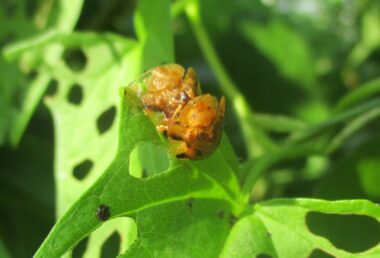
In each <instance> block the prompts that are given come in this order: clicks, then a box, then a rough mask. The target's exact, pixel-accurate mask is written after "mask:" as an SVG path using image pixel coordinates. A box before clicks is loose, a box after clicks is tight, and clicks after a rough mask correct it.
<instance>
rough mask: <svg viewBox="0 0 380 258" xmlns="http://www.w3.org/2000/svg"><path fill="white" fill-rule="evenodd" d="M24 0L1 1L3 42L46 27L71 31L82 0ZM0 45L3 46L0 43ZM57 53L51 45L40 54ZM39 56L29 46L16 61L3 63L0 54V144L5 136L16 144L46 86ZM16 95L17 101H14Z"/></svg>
mask: <svg viewBox="0 0 380 258" xmlns="http://www.w3.org/2000/svg"><path fill="white" fill-rule="evenodd" d="M27 2H28V1H18V2H17V3H13V2H12V3H11V2H5V3H4V5H5V8H4V9H3V8H2V9H1V10H2V11H3V12H0V22H1V24H2V26H1V28H0V37H4V38H0V40H1V41H3V40H4V44H5V43H9V42H10V41H14V40H16V39H17V40H20V39H22V38H23V37H28V36H31V35H35V34H36V33H37V32H39V31H41V30H43V29H46V28H54V29H55V30H57V31H60V32H69V31H71V30H72V29H73V28H74V26H75V23H76V21H77V19H78V17H79V13H80V10H81V7H82V3H83V1H82V0H80V1H66V0H60V1H57V3H56V4H55V5H54V4H53V2H54V1H43V2H41V1H40V2H39V3H35V8H33V7H32V6H31V5H29V4H28V3H29V2H28V3H27ZM58 9H59V10H58ZM24 10H26V12H24ZM0 47H3V44H1V45H0ZM29 47H31V46H29ZM5 52H6V49H5ZM60 53H61V50H60V49H57V48H54V49H50V50H46V52H45V53H44V55H47V56H49V57H50V59H57V58H59V56H60ZM40 60H41V53H33V51H32V50H31V48H28V51H27V52H24V53H23V55H22V57H21V58H20V59H19V60H18V64H9V63H6V60H5V59H4V57H3V56H2V55H1V57H0V67H1V69H0V77H1V78H3V82H6V84H4V85H2V86H3V87H1V90H2V92H0V98H1V101H0V103H1V104H0V105H1V107H2V108H0V112H1V113H0V124H1V126H0V144H1V143H2V142H4V141H5V140H6V138H9V141H10V143H11V144H12V145H17V144H18V142H19V141H20V139H21V136H22V134H23V132H24V131H25V129H26V127H27V125H28V123H29V120H30V119H31V117H32V115H33V113H34V111H35V109H36V107H37V105H38V103H39V102H40V100H41V97H42V95H43V94H44V92H45V90H46V88H47V86H48V82H49V78H48V76H46V74H42V73H40V72H41V71H39V67H37V66H36V63H37V62H38V61H40ZM20 68H21V69H20ZM28 77H29V78H28ZM17 97H18V98H19V99H18V101H17V102H18V103H14V99H15V98H17Z"/></svg>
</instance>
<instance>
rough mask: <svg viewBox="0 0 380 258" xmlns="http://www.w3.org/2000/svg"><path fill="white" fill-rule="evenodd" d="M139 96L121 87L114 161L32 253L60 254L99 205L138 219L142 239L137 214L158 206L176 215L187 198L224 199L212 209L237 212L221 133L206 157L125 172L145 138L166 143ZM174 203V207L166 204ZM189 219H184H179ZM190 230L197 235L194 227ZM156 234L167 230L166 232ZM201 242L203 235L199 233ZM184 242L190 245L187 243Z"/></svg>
mask: <svg viewBox="0 0 380 258" xmlns="http://www.w3.org/2000/svg"><path fill="white" fill-rule="evenodd" d="M138 101H139V100H138V99H136V96H135V95H134V93H131V92H130V90H129V89H125V90H123V91H122V106H121V112H120V117H121V120H120V129H119V130H120V131H119V133H120V137H119V149H118V153H117V156H116V158H115V160H114V161H113V163H112V164H111V165H110V166H109V167H108V169H107V170H106V171H105V172H104V174H103V176H102V177H101V178H100V179H98V180H97V181H96V183H95V184H94V185H93V186H92V187H91V188H90V189H89V190H88V191H87V192H86V193H85V194H84V195H83V196H82V197H81V198H80V200H79V201H78V202H76V203H75V204H74V205H73V206H72V207H71V208H70V209H69V211H68V212H67V213H66V214H65V215H64V216H63V217H62V218H61V219H60V220H59V222H58V223H57V224H56V225H55V227H54V228H53V230H52V232H51V233H50V234H49V236H48V238H47V239H46V241H45V242H44V244H43V245H42V246H41V248H40V250H39V251H38V253H37V254H36V257H58V256H60V255H62V254H63V253H64V252H66V251H67V250H68V249H69V248H71V247H73V246H74V245H75V243H77V242H78V241H79V240H80V239H82V238H84V237H85V236H86V235H88V234H89V233H90V232H91V231H93V230H94V229H95V228H97V227H98V226H100V225H101V222H100V221H98V220H97V218H96V211H97V209H98V207H99V205H100V204H105V205H107V206H109V208H110V211H111V218H116V217H119V216H132V217H134V218H136V223H137V226H138V228H137V232H138V238H139V239H145V235H146V234H148V235H149V232H151V228H145V227H139V220H138V219H137V218H139V216H140V215H141V216H142V217H145V216H146V215H144V214H149V216H148V218H149V219H150V220H152V219H155V217H157V212H159V211H160V212H159V214H162V216H164V217H165V216H168V217H173V216H177V215H176V214H181V213H182V212H183V211H181V209H189V206H191V207H192V206H193V205H192V204H188V205H186V202H194V203H197V202H200V201H199V200H200V199H210V200H215V202H217V203H219V202H222V203H223V205H221V206H219V205H216V206H217V207H218V209H216V210H214V211H213V212H214V214H215V217H216V218H217V217H218V216H217V212H218V211H219V209H223V210H224V212H225V213H226V214H227V213H229V212H230V210H231V211H232V212H233V213H237V212H239V211H240V209H241V207H240V206H239V204H238V203H237V201H236V200H238V199H239V198H238V193H239V185H238V182H237V179H236V176H235V174H236V173H237V171H234V170H233V168H232V167H231V166H230V165H229V163H228V161H227V159H225V155H226V154H229V153H228V152H227V153H226V151H225V150H224V149H226V150H227V151H228V147H226V145H228V142H227V140H226V139H225V137H223V139H222V142H221V146H220V147H219V148H218V149H217V150H216V152H215V153H214V154H213V155H212V156H211V157H210V158H208V159H206V160H201V161H188V160H182V161H178V162H176V164H173V165H172V166H171V168H170V169H169V170H167V171H166V172H161V173H159V174H157V175H155V176H152V177H149V178H147V179H140V178H136V177H134V176H132V175H129V173H128V168H129V162H130V160H129V157H130V154H131V152H132V151H133V150H134V149H135V148H136V146H138V145H139V144H143V143H145V142H150V143H154V144H157V145H163V146H164V145H165V144H164V143H163V142H162V140H161V139H160V137H159V136H158V133H157V131H156V129H155V127H154V125H153V124H152V122H151V121H150V120H149V119H148V117H147V116H146V115H145V114H144V113H143V112H142V110H141V108H139V107H138V106H136V103H138ZM172 205H173V207H174V208H173V207H170V206H172ZM166 207H168V208H166ZM210 207H212V205H211V204H210V205H205V208H202V209H201V210H200V211H199V212H200V214H204V213H203V212H211V211H210V210H209V208H210ZM173 212H174V213H173ZM165 214H167V215H165ZM201 217H203V216H201ZM189 219H191V217H190V218H189ZM200 219H201V220H202V218H200ZM190 222H191V221H188V220H186V221H185V222H182V223H185V224H188V223H190ZM144 224H145V223H144ZM166 233H168V232H166ZM190 233H192V234H198V232H197V231H192V230H191V231H190ZM160 234H165V231H162V232H160ZM144 241H145V240H144ZM146 241H148V240H146ZM201 241H207V239H203V238H202V239H201ZM188 244H189V246H191V243H189V242H188ZM219 245H220V243H219ZM187 247H188V246H187ZM174 249H175V247H173V250H174ZM131 252H132V251H131ZM205 252H206V253H205V254H207V253H208V252H210V250H209V249H207V250H205Z"/></svg>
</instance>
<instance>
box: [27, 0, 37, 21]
mask: <svg viewBox="0 0 380 258" xmlns="http://www.w3.org/2000/svg"><path fill="white" fill-rule="evenodd" d="M37 9H38V1H37V0H28V1H26V5H25V14H26V17H28V18H29V19H32V18H33V16H34V14H35V13H36V12H37Z"/></svg>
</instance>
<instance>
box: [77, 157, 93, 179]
mask: <svg viewBox="0 0 380 258" xmlns="http://www.w3.org/2000/svg"><path fill="white" fill-rule="evenodd" d="M93 165H94V162H92V161H91V160H89V159H86V160H84V161H82V162H81V163H79V164H78V165H76V166H75V167H74V169H73V175H74V177H75V178H76V179H78V180H83V179H84V178H85V177H86V176H87V175H88V173H89V172H90V170H91V168H92V167H93Z"/></svg>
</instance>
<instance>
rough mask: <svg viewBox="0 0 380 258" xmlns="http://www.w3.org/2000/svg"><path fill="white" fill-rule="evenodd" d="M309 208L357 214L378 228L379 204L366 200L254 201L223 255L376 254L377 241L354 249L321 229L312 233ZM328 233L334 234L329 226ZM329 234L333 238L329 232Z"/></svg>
mask: <svg viewBox="0 0 380 258" xmlns="http://www.w3.org/2000/svg"><path fill="white" fill-rule="evenodd" d="M311 212H313V213H314V214H315V212H316V213H318V214H323V215H327V214H331V215H334V214H335V215H336V214H341V215H350V216H352V215H360V217H363V218H364V219H369V220H371V221H372V222H371V223H373V225H377V228H373V230H374V232H377V233H379V232H380V231H379V227H378V226H379V224H378V223H379V221H380V207H379V206H378V205H377V204H373V203H371V202H369V201H366V200H347V201H332V202H329V201H323V200H317V199H279V200H271V201H266V202H262V203H258V204H256V205H255V206H254V211H253V212H252V214H251V215H247V216H246V217H245V218H243V219H241V220H240V221H239V222H238V223H236V225H235V226H234V227H233V229H232V231H231V234H230V235H229V237H228V239H227V242H226V245H225V247H224V250H223V253H222V254H223V255H222V257H248V256H250V257H252V256H255V255H256V256H258V255H263V254H266V255H270V256H271V257H281V258H287V257H289V258H293V257H310V254H311V253H312V252H313V251H315V250H321V251H323V252H325V253H327V254H330V255H332V256H334V257H342V258H344V257H378V256H379V254H380V245H379V244H378V241H377V242H373V243H371V245H368V248H367V249H368V250H365V251H361V252H355V253H353V252H348V251H346V250H344V249H342V248H338V247H336V246H334V245H333V244H332V242H331V241H332V240H330V241H329V240H328V239H326V238H325V237H322V236H321V235H320V232H314V233H313V226H312V225H311V222H310V221H311V219H310V217H311ZM342 217H344V216H342ZM362 226H363V225H362ZM369 230H371V229H369ZM317 233H318V234H317ZM329 233H332V234H334V232H331V230H330V232H329ZM362 233H365V232H362ZM368 233H369V232H368ZM377 233H376V234H377ZM330 237H331V238H332V239H333V237H332V236H331V235H330ZM351 237H353V236H351ZM336 244H337V243H335V245H336ZM248 254H249V255H248Z"/></svg>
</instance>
